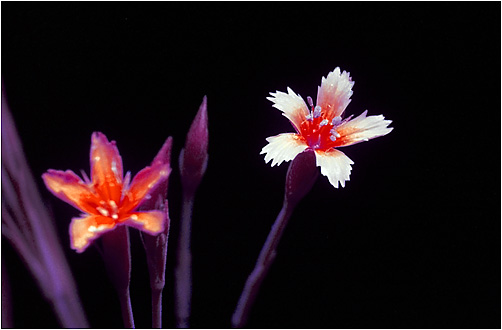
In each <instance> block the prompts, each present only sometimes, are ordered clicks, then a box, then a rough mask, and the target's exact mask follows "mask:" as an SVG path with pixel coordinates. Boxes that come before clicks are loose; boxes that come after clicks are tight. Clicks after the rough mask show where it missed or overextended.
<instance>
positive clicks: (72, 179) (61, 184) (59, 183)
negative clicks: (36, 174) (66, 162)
mask: <svg viewBox="0 0 502 330" xmlns="http://www.w3.org/2000/svg"><path fill="white" fill-rule="evenodd" d="M42 179H43V180H44V183H45V186H46V187H47V189H49V191H50V192H52V193H53V194H54V195H55V196H56V197H58V198H59V199H61V200H63V201H65V202H66V203H68V204H70V205H72V206H73V207H76V208H77V209H79V210H81V211H82V212H85V213H95V212H96V206H98V205H99V204H98V203H99V198H98V197H97V196H96V195H95V194H94V192H93V191H92V190H91V188H89V186H88V185H87V184H85V183H84V182H83V181H82V179H80V178H79V177H78V176H77V175H76V174H75V173H74V172H73V171H70V170H68V171H66V172H63V171H56V170H48V171H47V173H44V174H43V175H42Z"/></svg>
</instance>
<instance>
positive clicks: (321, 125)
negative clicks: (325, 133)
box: [319, 119, 328, 127]
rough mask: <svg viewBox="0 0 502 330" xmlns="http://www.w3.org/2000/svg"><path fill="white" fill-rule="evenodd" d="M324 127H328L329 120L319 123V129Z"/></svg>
mask: <svg viewBox="0 0 502 330" xmlns="http://www.w3.org/2000/svg"><path fill="white" fill-rule="evenodd" d="M324 125H328V120H327V119H323V121H321V122H320V123H319V127H323V126H324Z"/></svg>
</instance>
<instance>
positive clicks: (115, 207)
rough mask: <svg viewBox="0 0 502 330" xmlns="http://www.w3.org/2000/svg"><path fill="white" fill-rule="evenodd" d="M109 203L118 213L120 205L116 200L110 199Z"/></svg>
mask: <svg viewBox="0 0 502 330" xmlns="http://www.w3.org/2000/svg"><path fill="white" fill-rule="evenodd" d="M108 204H110V206H111V207H112V210H113V213H117V210H118V207H117V203H115V201H114V200H109V201H108Z"/></svg>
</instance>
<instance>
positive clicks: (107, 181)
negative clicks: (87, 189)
mask: <svg viewBox="0 0 502 330" xmlns="http://www.w3.org/2000/svg"><path fill="white" fill-rule="evenodd" d="M91 141H92V142H91V179H92V183H93V184H94V186H95V188H96V190H97V191H98V192H99V194H100V195H101V196H102V197H103V198H105V199H113V200H115V201H117V202H118V201H119V200H120V195H121V192H122V179H123V169H122V158H121V157H120V154H119V151H118V150H117V147H116V146H115V141H112V142H108V139H107V138H106V136H105V135H104V134H103V133H99V132H94V133H93V134H92V138H91Z"/></svg>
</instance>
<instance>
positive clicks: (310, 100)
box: [307, 96, 314, 108]
mask: <svg viewBox="0 0 502 330" xmlns="http://www.w3.org/2000/svg"><path fill="white" fill-rule="evenodd" d="M307 102H308V104H309V106H310V107H311V108H312V107H313V106H314V102H313V101H312V98H311V97H310V96H307Z"/></svg>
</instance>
